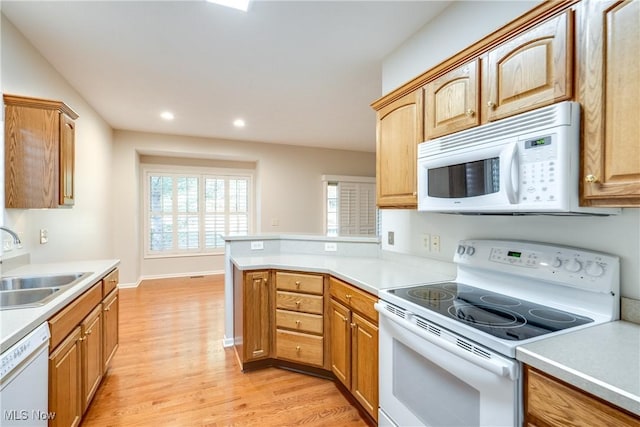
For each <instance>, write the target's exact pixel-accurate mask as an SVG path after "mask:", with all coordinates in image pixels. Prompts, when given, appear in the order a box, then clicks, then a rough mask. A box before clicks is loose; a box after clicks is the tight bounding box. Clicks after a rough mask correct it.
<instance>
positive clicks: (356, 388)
mask: <svg viewBox="0 0 640 427" xmlns="http://www.w3.org/2000/svg"><path fill="white" fill-rule="evenodd" d="M329 289H330V293H331V305H330V306H331V309H330V318H331V370H332V371H333V373H334V375H335V376H336V378H338V379H339V380H340V381H341V382H342V383H343V384H344V385H345V387H347V388H348V389H349V390H350V391H351V394H352V395H353V397H355V398H356V400H357V401H358V402H359V403H360V404H361V405H362V407H363V408H364V409H365V410H366V411H367V413H368V414H369V415H370V416H371V417H372V418H373V419H374V420H376V421H377V420H378V324H377V322H378V316H377V312H376V311H375V309H374V307H373V304H375V303H376V301H377V298H376V297H374V296H373V295H369V294H367V293H366V292H363V291H361V290H359V289H357V288H355V287H353V286H351V285H349V284H347V283H344V282H342V281H340V280H337V279H334V278H333V277H332V278H331V279H330V281H329Z"/></svg>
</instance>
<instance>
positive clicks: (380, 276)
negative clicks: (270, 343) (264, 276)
mask: <svg viewBox="0 0 640 427" xmlns="http://www.w3.org/2000/svg"><path fill="white" fill-rule="evenodd" d="M231 260H232V262H233V263H234V264H235V265H236V266H237V267H238V268H239V269H240V270H259V269H269V268H273V269H279V270H296V271H308V272H316V273H327V274H331V275H332V276H334V277H337V278H339V279H342V280H344V281H346V282H349V283H351V284H353V285H355V286H357V287H359V288H361V289H363V290H365V291H367V292H370V293H372V294H374V295H378V291H379V290H381V289H390V288H398V287H402V286H408V285H415V284H420V283H431V282H442V281H446V280H451V279H453V278H454V277H455V271H456V269H455V265H454V264H453V263H449V262H444V261H438V260H433V259H429V258H424V259H423V260H421V262H420V265H416V264H415V263H403V262H402V261H399V260H398V259H393V260H390V259H385V258H373V257H340V256H331V255H299V254H287V253H281V254H277V255H265V256H247V257H232V258H231Z"/></svg>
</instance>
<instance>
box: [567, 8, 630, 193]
mask: <svg viewBox="0 0 640 427" xmlns="http://www.w3.org/2000/svg"><path fill="white" fill-rule="evenodd" d="M577 11H578V19H579V25H580V29H581V30H580V32H579V34H578V42H579V48H578V64H579V67H578V70H579V71H578V85H579V101H580V103H581V104H582V109H583V114H582V117H583V141H582V144H583V164H582V172H583V180H581V181H582V183H581V186H582V201H583V203H584V204H587V205H592V206H640V120H638V112H639V111H640V79H639V78H638V76H640V55H639V54H638V52H640V1H639V0H631V1H602V0H597V1H594V0H588V1H583V2H581V3H580V4H579V6H578V9H577Z"/></svg>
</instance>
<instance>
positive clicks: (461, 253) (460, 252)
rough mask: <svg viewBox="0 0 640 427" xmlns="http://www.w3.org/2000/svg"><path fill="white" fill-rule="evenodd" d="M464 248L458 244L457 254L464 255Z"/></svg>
mask: <svg viewBox="0 0 640 427" xmlns="http://www.w3.org/2000/svg"><path fill="white" fill-rule="evenodd" d="M465 250H466V248H465V247H464V246H463V245H458V255H464V252H465Z"/></svg>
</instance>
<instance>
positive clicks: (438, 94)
mask: <svg viewBox="0 0 640 427" xmlns="http://www.w3.org/2000/svg"><path fill="white" fill-rule="evenodd" d="M424 98H425V106H424V127H425V130H424V134H425V138H424V139H425V140H429V139H433V138H436V137H439V136H442V135H447V134H450V133H453V132H458V131H461V130H464V129H468V128H470V127H473V126H477V125H479V124H480V113H479V106H480V65H479V60H478V59H475V60H473V61H470V62H469V63H466V64H464V65H462V66H459V67H457V68H455V69H453V70H451V71H449V72H448V73H446V74H444V75H442V76H440V77H438V78H436V79H434V80H432V81H430V82H429V83H427V84H426V85H425V87H424Z"/></svg>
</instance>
